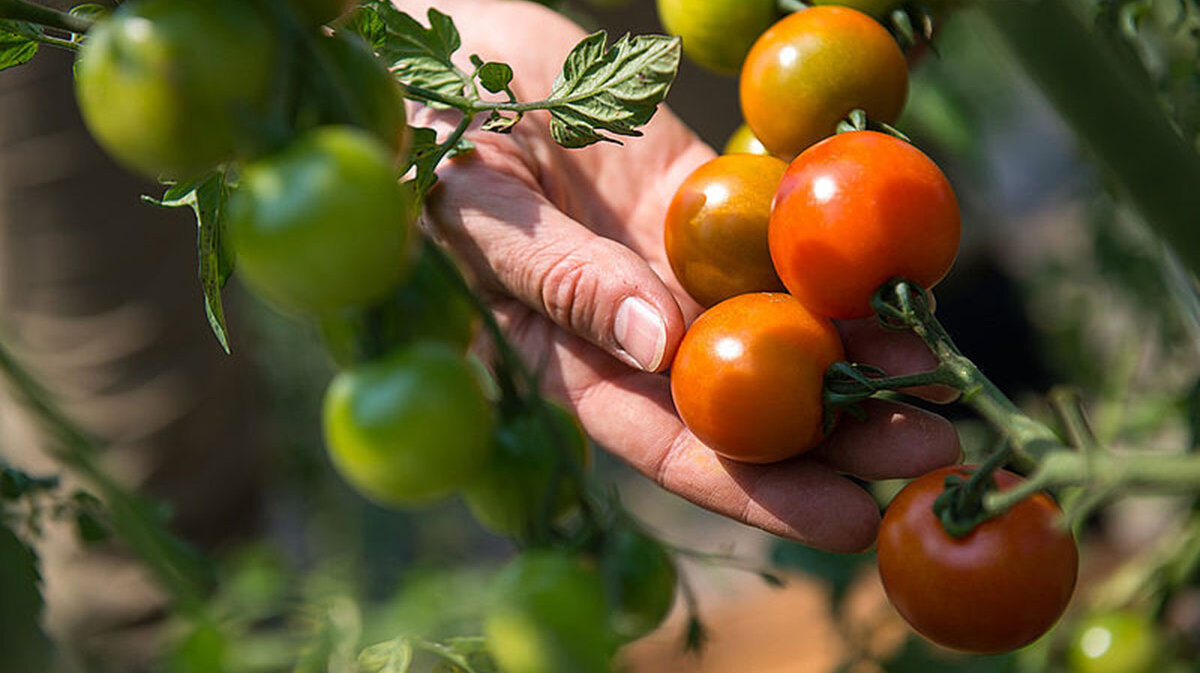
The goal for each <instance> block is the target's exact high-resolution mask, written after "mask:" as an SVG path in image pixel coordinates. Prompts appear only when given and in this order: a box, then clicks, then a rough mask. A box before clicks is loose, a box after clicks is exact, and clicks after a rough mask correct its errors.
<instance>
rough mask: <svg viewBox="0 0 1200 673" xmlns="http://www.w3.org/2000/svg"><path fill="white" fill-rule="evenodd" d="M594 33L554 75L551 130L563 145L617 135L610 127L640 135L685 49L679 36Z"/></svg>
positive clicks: (556, 140)
mask: <svg viewBox="0 0 1200 673" xmlns="http://www.w3.org/2000/svg"><path fill="white" fill-rule="evenodd" d="M607 40H608V35H607V34H606V33H605V32H604V31H600V32H597V33H593V34H591V35H589V36H587V37H585V38H584V39H583V40H581V41H580V42H579V44H577V45H575V48H574V49H573V50H571V53H570V54H569V55H568V56H567V59H566V61H565V62H564V63H563V69H562V72H561V73H559V75H558V78H557V79H556V80H555V81H554V88H553V89H552V90H551V92H550V97H549V98H550V101H551V102H552V103H553V105H551V106H549V107H548V110H549V112H550V117H551V120H550V135H551V137H552V138H554V141H555V142H557V143H558V144H560V145H562V146H563V147H572V148H573V147H585V146H587V145H591V144H592V143H595V142H599V141H602V140H604V141H615V139H614V138H612V137H610V136H607V135H604V134H603V133H602V132H604V131H607V132H609V133H612V134H616V135H622V136H639V135H641V132H640V131H638V130H637V127H639V126H642V125H643V124H645V123H646V122H648V121H650V118H651V117H653V116H654V113H655V111H656V110H657V109H658V104H659V103H661V102H662V101H663V99H664V98H666V96H667V92H668V91H670V88H671V83H672V82H674V80H675V72H676V70H677V69H678V68H679V59H680V54H681V49H680V41H679V38H677V37H668V36H665V35H639V36H637V37H630V36H629V35H625V36H623V37H622V38H621V39H620V40H617V41H616V42H615V43H614V44H613V45H612V46H611V47H606V46H605V44H606V42H607Z"/></svg>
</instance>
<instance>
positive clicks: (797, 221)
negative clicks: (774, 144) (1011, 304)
mask: <svg viewBox="0 0 1200 673" xmlns="http://www.w3.org/2000/svg"><path fill="white" fill-rule="evenodd" d="M960 235H961V225H960V217H959V211H958V201H957V200H956V198H955V196H954V190H953V189H951V187H950V183H949V181H948V180H946V176H945V175H943V174H942V172H941V170H940V169H938V167H937V165H936V164H934V163H933V161H931V160H930V159H929V158H928V157H926V156H925V155H924V154H922V153H921V151H920V150H918V149H917V148H915V147H913V146H912V145H910V144H909V143H907V142H904V141H903V140H900V139H898V138H894V137H892V136H889V135H885V134H882V133H876V132H874V131H853V132H849V133H841V134H838V135H836V136H834V137H832V138H829V139H827V140H825V141H823V142H821V143H818V144H817V145H814V146H813V147H811V148H809V149H808V150H806V151H805V152H804V153H803V154H801V155H800V156H799V157H796V160H795V161H793V162H792V164H791V166H789V167H788V171H787V173H786V174H785V175H784V176H783V180H782V182H780V185H779V191H778V192H777V193H776V195H775V208H774V210H773V211H772V212H771V223H770V229H769V240H770V248H771V259H772V260H773V261H774V263H775V269H776V270H777V271H778V272H779V277H780V278H781V279H782V280H783V284H784V285H786V286H787V288H788V291H789V292H791V293H792V294H793V295H794V296H795V297H796V298H797V299H799V300H800V301H801V302H802V303H804V305H805V306H808V307H809V308H811V309H812V310H813V311H815V312H816V313H818V314H820V315H825V316H829V317H831V318H862V317H866V316H869V315H871V295H872V294H873V293H874V292H875V291H876V290H877V289H878V288H879V287H880V286H881V285H883V284H884V282H885V281H887V280H889V279H891V278H894V277H897V276H900V277H903V278H906V279H908V280H910V281H912V282H914V283H917V284H918V285H920V286H922V287H924V288H930V287H933V286H934V285H935V284H936V283H937V282H938V281H939V280H941V278H942V277H943V276H944V275H946V272H947V271H949V270H950V266H951V264H953V263H954V258H955V256H956V255H957V254H958V243H959V237H960Z"/></svg>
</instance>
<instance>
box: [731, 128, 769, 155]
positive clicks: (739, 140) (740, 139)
mask: <svg viewBox="0 0 1200 673" xmlns="http://www.w3.org/2000/svg"><path fill="white" fill-rule="evenodd" d="M721 154H760V155H763V156H770V155H771V153H770V152H769V151H768V150H767V148H766V147H764V146H763V144H762V141H761V140H759V139H758V138H757V137H755V135H754V131H751V130H750V127H749V126H746V125H745V124H742V125H741V126H739V127H737V128H736V129H734V131H733V134H732V135H730V136H729V140H726V141H725V147H724V148H723V149H722V150H721Z"/></svg>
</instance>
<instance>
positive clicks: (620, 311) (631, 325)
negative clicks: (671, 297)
mask: <svg viewBox="0 0 1200 673" xmlns="http://www.w3.org/2000/svg"><path fill="white" fill-rule="evenodd" d="M613 336H614V337H615V338H616V340H617V345H618V346H620V347H621V350H623V351H624V352H625V354H626V355H628V356H629V357H630V359H632V360H633V361H634V363H635V364H637V366H638V367H641V368H642V369H645V370H646V371H648V372H652V371H655V370H657V369H658V368H659V366H660V365H662V360H663V354H664V353H665V352H666V350H667V323H666V321H665V320H663V318H662V316H660V315H659V314H658V311H655V310H654V307H653V306H651V305H650V304H649V303H647V302H646V300H644V299H641V298H638V297H628V298H626V299H625V300H624V301H622V302H621V305H620V306H618V307H617V317H616V320H615V321H614V322H613Z"/></svg>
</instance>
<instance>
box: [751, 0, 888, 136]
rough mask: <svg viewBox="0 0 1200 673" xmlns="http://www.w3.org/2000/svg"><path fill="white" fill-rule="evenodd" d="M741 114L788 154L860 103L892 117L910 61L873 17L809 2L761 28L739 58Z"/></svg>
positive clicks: (870, 112)
mask: <svg viewBox="0 0 1200 673" xmlns="http://www.w3.org/2000/svg"><path fill="white" fill-rule="evenodd" d="M739 92H740V96H741V103H742V116H743V117H744V118H745V120H746V123H747V124H749V126H750V128H751V129H752V130H753V131H754V135H756V136H758V139H759V140H761V141H762V143H763V145H765V146H766V147H767V149H768V150H770V151H771V153H772V154H775V155H777V156H781V157H794V156H796V155H797V154H799V153H800V152H801V151H803V150H804V148H806V147H808V146H809V145H812V144H813V143H815V142H817V141H818V140H821V139H822V138H825V137H827V136H829V135H832V134H833V132H834V131H835V129H836V128H837V124H838V122H839V121H841V120H842V119H844V118H845V117H846V116H847V115H848V114H849V113H850V112H851V111H853V110H855V109H863V110H865V111H866V113H867V116H868V117H869V118H871V119H874V120H877V121H881V122H886V123H889V124H890V123H891V122H894V121H896V117H898V116H900V111H901V110H902V109H903V108H904V100H905V98H907V97H908V64H907V63H906V62H905V60H904V54H903V53H902V52H901V51H900V47H899V45H897V44H896V41H895V40H894V39H893V38H892V36H891V34H889V33H888V32H887V30H886V29H885V28H884V27H883V26H882V25H881V24H880V23H879V22H878V21H876V20H875V19H873V18H871V17H870V16H867V15H866V14H863V13H862V12H860V11H858V10H854V9H849V8H847V7H837V6H822V7H810V8H809V9H805V10H802V11H799V12H796V13H794V14H791V15H789V16H788V17H786V18H784V19H783V20H781V21H779V22H778V23H776V24H775V25H773V26H771V28H770V29H769V30H767V32H765V33H763V34H762V36H761V37H759V38H758V41H757V42H755V43H754V46H753V47H752V48H751V49H750V53H749V54H748V55H747V56H746V61H745V63H744V64H743V65H742V75H741V79H740V80H739Z"/></svg>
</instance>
